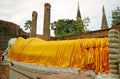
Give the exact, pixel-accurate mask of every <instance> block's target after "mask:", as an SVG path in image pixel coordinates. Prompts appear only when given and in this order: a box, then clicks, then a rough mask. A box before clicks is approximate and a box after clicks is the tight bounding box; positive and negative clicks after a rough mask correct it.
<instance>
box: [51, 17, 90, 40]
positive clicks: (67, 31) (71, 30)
mask: <svg viewBox="0 0 120 79" xmlns="http://www.w3.org/2000/svg"><path fill="white" fill-rule="evenodd" d="M84 23H85V24H86V25H85V24H84ZM87 23H89V18H86V19H85V20H84V21H83V22H80V23H79V22H76V21H74V20H70V19H60V20H58V21H54V22H53V23H51V30H53V31H54V33H55V37H57V38H58V37H64V36H70V35H74V34H78V33H81V32H83V30H84V25H85V26H88V24H87Z"/></svg>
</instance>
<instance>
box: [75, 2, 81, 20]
mask: <svg viewBox="0 0 120 79" xmlns="http://www.w3.org/2000/svg"><path fill="white" fill-rule="evenodd" d="M76 19H77V21H78V22H81V21H82V18H81V14H80V7H79V2H78V10H77V17H76Z"/></svg>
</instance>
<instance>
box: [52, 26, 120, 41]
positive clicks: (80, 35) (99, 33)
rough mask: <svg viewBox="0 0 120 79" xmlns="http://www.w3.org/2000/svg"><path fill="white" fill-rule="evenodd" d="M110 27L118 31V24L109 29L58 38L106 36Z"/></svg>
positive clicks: (119, 28) (119, 29) (119, 27)
mask: <svg viewBox="0 0 120 79" xmlns="http://www.w3.org/2000/svg"><path fill="white" fill-rule="evenodd" d="M110 29H116V30H118V31H120V24H118V25H115V26H112V28H109V29H103V30H96V31H91V32H86V33H82V34H77V35H73V36H68V37H63V38H59V39H61V40H68V39H79V38H102V37H108V31H109V30H110ZM52 39H55V40H59V39H56V38H53V37H52Z"/></svg>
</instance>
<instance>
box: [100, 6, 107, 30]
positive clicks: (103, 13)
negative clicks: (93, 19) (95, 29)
mask: <svg viewBox="0 0 120 79" xmlns="http://www.w3.org/2000/svg"><path fill="white" fill-rule="evenodd" d="M107 28H108V23H107V18H106V14H105V9H104V5H103V7H102V25H101V29H107Z"/></svg>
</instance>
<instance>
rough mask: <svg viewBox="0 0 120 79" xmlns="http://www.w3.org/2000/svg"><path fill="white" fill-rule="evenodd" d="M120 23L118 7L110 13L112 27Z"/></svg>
mask: <svg viewBox="0 0 120 79" xmlns="http://www.w3.org/2000/svg"><path fill="white" fill-rule="evenodd" d="M119 23H120V7H117V9H115V10H113V11H112V26H114V25H116V24H119Z"/></svg>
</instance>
